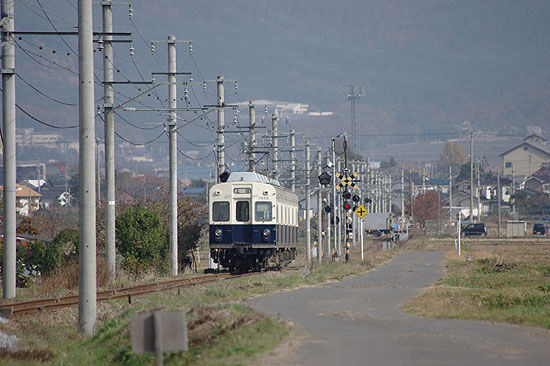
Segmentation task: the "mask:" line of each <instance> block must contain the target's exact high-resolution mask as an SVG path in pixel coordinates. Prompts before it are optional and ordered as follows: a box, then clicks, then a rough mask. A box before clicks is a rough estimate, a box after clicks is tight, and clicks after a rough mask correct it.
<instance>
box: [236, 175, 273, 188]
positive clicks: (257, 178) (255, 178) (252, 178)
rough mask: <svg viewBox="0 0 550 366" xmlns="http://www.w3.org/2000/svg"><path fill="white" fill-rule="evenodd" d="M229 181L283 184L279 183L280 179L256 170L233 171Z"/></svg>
mask: <svg viewBox="0 0 550 366" xmlns="http://www.w3.org/2000/svg"><path fill="white" fill-rule="evenodd" d="M227 182H258V183H266V184H271V185H274V186H276V187H280V186H281V183H279V181H277V180H275V179H271V178H269V177H266V176H265V175H262V174H258V173H255V172H232V173H231V174H230V175H229V178H227Z"/></svg>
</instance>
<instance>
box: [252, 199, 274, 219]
mask: <svg viewBox="0 0 550 366" xmlns="http://www.w3.org/2000/svg"><path fill="white" fill-rule="evenodd" d="M271 210H272V205H271V202H256V216H255V217H256V221H271V218H272V215H271Z"/></svg>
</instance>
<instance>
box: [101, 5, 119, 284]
mask: <svg viewBox="0 0 550 366" xmlns="http://www.w3.org/2000/svg"><path fill="white" fill-rule="evenodd" d="M101 4H102V8H103V32H104V33H112V32H113V8H112V1H111V0H108V1H103V2H102V3H101ZM112 40H113V37H112V36H111V35H105V36H104V39H103V41H104V48H103V81H104V84H103V95H104V97H103V103H104V104H103V112H104V115H105V183H106V189H107V205H106V207H105V215H106V217H105V221H106V223H105V249H106V251H107V268H108V272H109V280H110V281H112V280H114V279H115V276H116V261H115V258H116V250H115V220H116V207H115V202H116V198H115V114H114V113H113V107H114V103H115V93H114V86H113V81H114V70H113V68H114V67H113V65H114V59H113V58H114V55H113V44H112Z"/></svg>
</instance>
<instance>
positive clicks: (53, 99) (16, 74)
mask: <svg viewBox="0 0 550 366" xmlns="http://www.w3.org/2000/svg"><path fill="white" fill-rule="evenodd" d="M15 76H17V77H18V78H19V79H21V81H23V82H24V83H25V84H27V85H28V86H29V87H30V88H31V89H33V90H34V91H36V92H37V93H38V94H40V95H42V96H44V97H46V98H48V99H50V100H51V101H54V102H56V103H59V104H63V105H66V106H70V107H78V104H74V103H67V102H63V101H61V100H59V99H55V98H54V97H51V96H49V95H48V94H46V93H44V92H42V91H40V90H39V89H38V88H36V87H34V86H33V85H32V84H31V83H29V82H28V81H27V80H25V79H24V78H23V77H22V76H21V75H20V74H19V73H15Z"/></svg>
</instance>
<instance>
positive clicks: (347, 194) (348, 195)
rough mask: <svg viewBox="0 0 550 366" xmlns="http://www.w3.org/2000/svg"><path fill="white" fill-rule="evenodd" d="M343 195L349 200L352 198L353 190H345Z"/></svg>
mask: <svg viewBox="0 0 550 366" xmlns="http://www.w3.org/2000/svg"><path fill="white" fill-rule="evenodd" d="M342 197H344V199H345V200H349V199H350V198H351V192H344V193H343V194H342Z"/></svg>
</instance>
